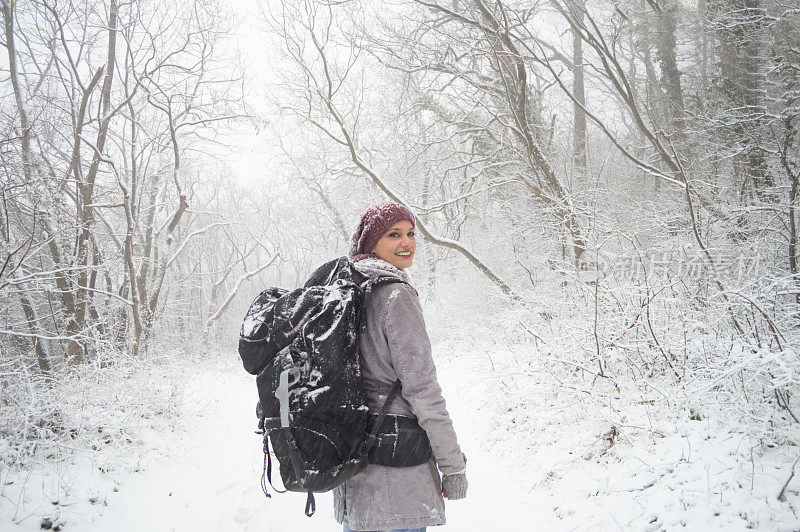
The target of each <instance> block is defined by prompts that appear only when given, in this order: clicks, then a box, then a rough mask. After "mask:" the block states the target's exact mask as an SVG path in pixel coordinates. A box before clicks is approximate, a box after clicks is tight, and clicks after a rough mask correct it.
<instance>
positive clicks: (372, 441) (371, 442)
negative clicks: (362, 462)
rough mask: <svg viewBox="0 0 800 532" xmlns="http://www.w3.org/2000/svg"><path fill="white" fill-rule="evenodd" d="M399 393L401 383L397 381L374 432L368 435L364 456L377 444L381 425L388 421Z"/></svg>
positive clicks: (387, 397)
mask: <svg viewBox="0 0 800 532" xmlns="http://www.w3.org/2000/svg"><path fill="white" fill-rule="evenodd" d="M399 391H400V381H399V380H397V381H395V383H394V384H393V385H392V389H391V390H390V391H389V395H387V396H386V401H384V403H383V406H382V407H381V411H380V413H379V414H378V419H376V420H375V424H374V425H373V426H372V431H371V432H370V433H369V434H368V435H367V440H366V442H365V446H364V454H366V453H368V452H369V450H370V449H372V447H373V446H374V445H375V442H376V441H377V439H378V433H379V432H380V430H381V425H383V420H384V419H386V414H388V413H389V406H391V404H392V401H394V398H395V397H397V393H398V392H399Z"/></svg>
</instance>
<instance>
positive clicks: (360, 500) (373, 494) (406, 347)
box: [333, 259, 466, 530]
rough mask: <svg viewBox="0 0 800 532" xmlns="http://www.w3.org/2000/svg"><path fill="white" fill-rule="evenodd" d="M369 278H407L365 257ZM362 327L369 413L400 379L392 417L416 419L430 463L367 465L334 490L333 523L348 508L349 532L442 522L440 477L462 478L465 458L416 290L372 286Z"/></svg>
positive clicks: (394, 285) (364, 267)
mask: <svg viewBox="0 0 800 532" xmlns="http://www.w3.org/2000/svg"><path fill="white" fill-rule="evenodd" d="M356 267H357V269H358V270H359V271H361V272H363V273H365V274H367V275H370V276H376V275H386V274H387V273H388V274H391V275H395V276H397V277H400V278H401V279H404V280H406V281H408V276H407V275H406V274H405V272H403V271H402V270H399V269H397V268H395V267H394V266H392V265H391V264H389V263H388V262H385V261H382V260H379V259H367V260H362V261H359V262H357V263H356ZM366 311H367V329H366V332H365V333H364V334H362V335H361V338H360V343H361V364H362V366H361V368H362V371H363V376H364V384H365V387H366V390H367V403H368V405H369V408H370V411H372V412H378V411H379V410H380V408H381V406H382V405H383V402H384V400H385V399H386V395H387V394H388V392H389V389H390V388H391V384H392V383H393V382H395V381H396V380H397V379H400V382H401V385H402V388H401V391H400V394H398V396H397V397H396V398H395V399H394V401H393V402H392V405H391V408H390V409H389V412H390V413H392V414H402V415H415V416H416V417H417V420H418V421H419V424H420V426H421V427H422V428H423V429H425V432H426V433H427V435H428V439H429V440H430V442H431V448H432V449H433V458H431V460H430V462H428V463H425V464H421V465H418V466H411V467H386V466H380V465H374V464H371V465H369V466H367V468H366V469H365V470H364V471H362V472H361V473H359V474H358V475H356V476H355V477H353V478H351V479H350V480H348V481H347V482H345V483H344V484H342V485H341V486H339V487H337V488H336V489H335V490H334V492H333V503H334V511H335V515H336V520H337V521H339V522H340V523H341V522H342V520H343V518H344V510H345V506H346V507H347V517H348V520H349V523H350V528H351V529H353V530H390V529H393V528H420V527H424V526H432V525H443V524H444V523H445V517H444V499H443V498H442V486H441V477H440V476H439V471H437V468H436V466H437V465H438V466H439V467H438V468H439V470H441V472H442V473H443V474H455V473H461V472H463V471H464V470H465V468H466V463H465V459H464V455H463V454H462V453H461V449H460V448H459V446H458V442H457V441H456V433H455V431H454V430H453V423H452V421H450V416H449V414H448V413H447V409H446V407H445V401H444V398H443V397H442V389H441V387H440V386H439V383H438V381H437V380H436V367H435V366H434V364H433V358H432V357H431V345H430V341H429V340H428V334H427V332H426V331H425V322H424V320H423V317H422V307H421V306H420V304H419V299H418V298H417V293H416V291H415V290H414V289H413V288H412V287H411V286H409V285H408V284H405V283H392V284H387V285H380V286H377V287H376V288H375V290H374V291H373V293H372V297H371V300H370V303H369V307H368V308H367V310H366Z"/></svg>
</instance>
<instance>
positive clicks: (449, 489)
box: [442, 473, 467, 501]
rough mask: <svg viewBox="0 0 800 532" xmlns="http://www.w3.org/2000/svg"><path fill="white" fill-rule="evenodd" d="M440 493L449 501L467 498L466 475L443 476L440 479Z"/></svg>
mask: <svg viewBox="0 0 800 532" xmlns="http://www.w3.org/2000/svg"><path fill="white" fill-rule="evenodd" d="M442 492H443V494H444V496H445V497H447V498H448V499H450V500H451V501H455V500H456V499H463V498H464V497H466V496H467V475H466V473H457V474H455V475H445V476H444V478H442Z"/></svg>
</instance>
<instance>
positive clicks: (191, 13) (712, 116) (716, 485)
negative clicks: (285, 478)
mask: <svg viewBox="0 0 800 532" xmlns="http://www.w3.org/2000/svg"><path fill="white" fill-rule="evenodd" d="M0 6H1V7H2V18H1V20H2V24H3V31H2V36H1V37H0V42H2V44H3V49H2V50H0V526H4V525H3V524H10V523H13V524H16V525H19V526H20V527H28V528H30V529H32V530H34V529H38V528H39V527H40V525H41V527H42V528H51V527H58V526H61V527H63V528H64V529H66V530H70V529H81V528H79V527H80V526H86V527H89V526H91V523H92V522H93V521H92V520H93V519H95V518H103V517H108V515H113V510H114V508H115V505H114V504H113V503H112V502H106V503H105V504H104V505H101V506H107V507H108V508H110V509H105V510H103V511H104V512H106V514H103V515H101V516H100V517H97V512H100V510H97V509H96V508H97V505H96V502H97V501H96V500H95V501H94V502H91V498H96V497H98V496H99V497H101V499H102V498H105V497H106V495H105V491H103V490H104V489H105V488H100V487H97V486H104V485H105V484H102V482H101V481H100V480H98V481H97V482H95V481H92V480H91V479H92V478H95V477H96V478H102V479H105V480H108V475H111V474H112V473H109V471H116V472H117V474H118V475H120V476H119V477H118V478H115V480H114V482H113V485H114V489H115V490H116V489H119V490H120V491H121V496H123V497H124V496H125V495H124V492H125V487H124V485H123V484H125V482H127V480H124V479H128V478H131V477H133V476H135V475H136V474H138V471H139V469H138V468H139V466H140V465H141V464H140V463H139V462H142V460H145V458H142V457H151V456H155V455H154V454H153V453H155V454H158V455H164V453H167V454H166V455H165V456H167V458H166V459H167V460H168V459H169V456H170V455H169V454H168V452H167V451H163V448H164V447H166V448H170V445H167V444H164V443H163V442H162V443H159V444H158V445H156V444H154V443H153V442H154V441H155V439H154V438H155V437H154V434H155V435H158V434H163V435H164V436H163V438H172V437H174V436H175V433H176V432H178V433H180V432H181V427H183V426H184V425H183V423H187V422H188V421H185V420H186V419H188V418H191V417H192V416H193V414H192V412H194V411H193V410H191V408H190V409H189V410H187V407H186V402H187V398H188V401H189V402H190V403H191V402H192V401H194V400H195V399H196V398H197V394H199V393H200V392H199V391H198V390H199V389H200V385H199V384H197V383H198V382H202V383H206V384H208V383H209V382H212V381H214V382H216V381H219V382H222V381H224V382H226V383H234V382H235V383H236V384H235V386H237V387H238V386H242V387H245V388H247V390H246V393H249V394H250V395H246V399H245V400H244V403H245V404H246V406H240V405H238V406H236V408H241V409H243V410H247V412H246V416H245V419H246V420H247V423H248V424H247V425H245V427H244V428H243V429H242V430H241V433H240V436H238V439H240V440H242V442H245V443H246V444H247V445H248V448H252V451H253V452H254V453H255V454H253V456H255V458H254V460H253V461H254V463H253V468H254V470H255V469H258V470H259V471H260V467H261V464H260V462H258V460H260V459H259V458H258V454H259V452H260V444H259V442H258V441H257V439H253V438H252V437H251V436H252V429H254V428H255V417H254V416H253V414H252V412H251V410H252V408H251V401H250V400H251V398H252V399H253V402H254V401H255V395H254V394H255V385H254V383H252V382H251V381H250V380H248V379H247V376H246V375H245V374H244V371H243V370H242V368H241V364H240V362H239V360H238V357H237V355H236V353H235V346H236V342H237V339H238V334H239V327H240V325H241V322H242V318H243V317H244V314H245V312H246V310H247V308H248V306H249V304H250V303H251V301H252V300H253V298H254V297H255V296H256V295H257V294H258V293H259V292H260V291H261V290H263V289H264V288H266V287H269V286H282V287H285V288H290V289H291V288H295V287H297V286H299V285H301V284H302V283H303V282H304V280H305V279H306V278H307V277H308V275H309V274H310V273H311V272H312V271H313V270H314V268H315V267H316V266H318V265H319V264H322V263H323V262H325V261H327V260H330V259H332V258H336V257H339V256H343V255H345V254H346V252H347V248H348V245H349V240H350V235H351V232H352V229H353V226H354V225H355V223H356V221H357V219H358V216H359V215H360V213H362V212H363V211H364V209H365V208H367V207H368V206H370V205H373V204H376V203H379V202H381V201H387V200H388V201H393V202H397V203H402V204H403V205H406V206H407V207H409V209H411V211H412V212H413V213H414V215H415V216H416V224H417V225H416V229H417V232H418V237H419V252H418V255H417V259H416V262H415V264H414V267H413V268H412V269H411V270H410V274H411V276H412V278H413V279H414V283H415V286H416V288H417V290H418V292H419V295H420V298H421V299H422V301H423V307H424V309H425V316H426V320H427V322H428V328H429V329H430V330H431V337H432V340H433V344H434V353H435V356H437V357H438V358H437V367H438V369H439V372H440V373H441V374H443V375H449V377H444V378H443V379H444V388H445V397H447V398H448V405H450V404H452V403H459V405H457V406H456V407H454V408H456V410H457V411H458V412H462V413H461V414H460V415H461V419H462V420H463V421H462V422H461V423H462V426H463V428H462V429H461V431H462V432H467V431H468V430H472V431H474V432H475V433H476V436H474V437H475V438H476V441H475V442H474V450H472V451H471V452H472V453H473V454H476V455H481V456H483V457H484V458H478V456H476V457H475V463H477V464H478V468H477V470H476V475H475V479H474V480H473V479H472V478H471V480H470V481H471V483H474V484H475V485H476V488H475V489H476V490H480V489H481V488H480V487H479V486H480V484H481V483H483V489H488V488H489V485H490V484H491V483H492V482H493V481H492V480H491V477H489V476H487V475H488V473H485V472H482V471H484V469H481V466H480V464H481V460H485V461H486V463H488V464H499V465H498V466H497V467H498V468H501V467H502V468H505V469H510V470H511V471H516V472H518V473H519V476H520V477H521V478H520V479H519V483H520V484H519V486H517V487H519V488H520V490H519V491H520V493H521V494H522V495H521V497H523V498H522V500H521V502H520V503H519V504H520V505H521V506H520V508H523V510H521V513H522V514H524V515H517V516H515V517H513V518H512V521H509V523H511V524H509V525H508V528H507V529H508V530H514V529H516V530H528V529H532V528H535V527H533V525H532V524H531V523H536V522H537V520H538V519H540V517H537V516H542V517H541V519H542V520H544V521H542V522H546V523H548V524H549V525H548V526H549V529H558V530H561V529H563V530H576V529H578V530H584V529H615V528H616V527H617V526H619V528H621V529H636V530H662V529H664V530H666V529H671V528H673V527H675V528H680V527H681V526H683V527H687V526H688V527H689V528H690V529H692V528H695V529H696V528H699V527H701V526H703V527H706V528H724V529H728V530H738V529H746V528H747V529H750V528H757V529H770V530H794V529H797V528H798V527H800V516H798V515H797V509H798V508H800V481H798V479H797V478H796V477H795V471H796V465H797V463H798V460H800V454H798V452H799V451H798V446H799V445H800V350H798V346H800V266H798V260H800V259H799V258H800V250H799V249H798V223H800V215H799V214H798V212H797V210H798V208H800V200H799V199H798V194H800V191H798V185H799V183H800V138H798V128H800V5H798V3H797V0H527V1H523V0H519V1H513V0H512V1H508V0H387V1H381V2H375V1H370V0H283V1H280V0H270V1H267V2H257V1H248V0H237V1H235V2H221V1H218V0H183V1H181V2H177V1H175V0H161V1H155V0H102V1H101V0H0ZM220 374H222V375H225V377H224V379H223V378H222V377H219V375H220ZM213 375H217V377H218V378H217V377H215V378H213V379H212V376H213ZM226 379H227V380H226ZM448 379H449V380H448ZM448 383H449V384H448ZM209 386H211V385H209ZM231 386H232V384H231ZM212 388H213V386H212ZM213 389H214V390H216V391H217V392H219V395H220V396H224V395H225V394H226V393H227V392H226V391H225V388H224V387H222V386H220V388H219V389H217V388H213ZM242 394H245V392H242ZM251 396H252V397H251ZM461 403H463V405H461ZM204 404H205V403H204ZM198 408H199V407H198ZM182 420H183V421H182ZM251 421H252V422H253V423H250V422H251ZM251 425H252V426H251ZM176 427H177V428H176ZM456 428H457V429H458V428H459V417H456ZM237 430H238V429H237ZM156 439H157V438H156ZM159 442H161V440H159ZM245 443H243V445H244V444H245ZM237 444H238V443H237ZM687 445H688V447H687ZM162 451H163V452H162ZM648 453H649V454H648ZM134 454H135V455H136V456H137V457H138V458H137V460H136V461H134V462H135V463H134V462H128V461H126V460H127V458H123V457H130V456H133V455H134ZM467 454H468V455H470V453H469V452H468V453H467ZM470 456H471V455H470ZM648 456H649V458H648ZM656 456H657V457H658V458H657V459H656V458H655V457H656ZM75 457H88V458H86V460H88V462H87V463H90V464H91V467H88V466H87V467H88V469H91V470H92V473H87V472H83V473H81V472H77V473H74V474H72V473H68V472H67V471H69V470H70V469H69V467H70V466H68V465H67V464H70V463H71V464H73V465H74V464H75V463H76V461H75V460H76V458H75ZM146 460H150V458H146ZM649 460H656V461H657V463H654V462H652V461H649ZM644 462H647V474H646V475H644V477H646V478H644V477H642V476H641V475H639V473H640V471H639V469H638V468H640V467H642V466H641V463H644ZM142 463H143V462H142ZM148 463H149V462H148ZM98 464H100V465H99V466H98ZM109 464H110V465H109ZM634 464H636V465H634ZM107 465H108V467H107V468H106V469H107V470H106V471H103V468H104V467H106V466H107ZM74 467H76V468H78V467H79V466H74ZM81 467H82V466H81ZM98 467H99V471H98ZM88 469H87V470H88ZM490 469H491V468H489V467H488V466H487V467H486V468H485V470H486V471H489V470H490ZM123 470H124V471H125V474H124V475H123V474H122V472H123ZM634 470H635V471H634ZM81 471H83V470H81ZM693 471H694V472H693ZM697 471H700V473H697ZM259 474H260V473H259V472H255V473H254V472H253V471H250V470H248V471H239V473H238V475H239V476H240V477H241V482H242V485H243V486H246V487H247V489H248V490H250V491H252V492H253V493H252V494H249V493H250V491H248V492H247V493H248V494H249V495H248V497H253V498H252V500H253V501H258V504H259V505H263V504H264V503H263V502H261V501H260V500H259V499H258V497H257V496H259V495H261V494H260V490H259V488H258V475H259ZM31 475H33V477H32V476H31ZM98 475H99V476H98ZM104 475H105V476H104ZM582 475H583V476H582ZM604 475H605V476H604ZM504 476H505V475H504ZM65 477H70V478H73V482H72V484H74V485H73V486H72V487H65V485H66V484H70V483H65V482H64V481H63V479H64V478H65ZM26 478H28V479H30V478H39V479H44V478H49V479H51V480H47V481H41V482H40V484H41V486H40V485H39V484H37V482H39V481H37V482H33V481H31V482H27V481H24V479H26ZM75 478H79V479H89V480H87V482H89V484H90V485H91V486H93V487H91V489H89V488H86V489H84V488H83V487H82V486H83V484H81V482H82V481H77V480H74V479H75ZM582 478H583V479H585V478H589V479H590V480H589V481H586V480H582ZM20 479H23V480H20ZM52 479H56V480H52ZM58 479H61V480H58ZM609 479H611V480H609ZM635 479H643V480H641V482H639V483H638V484H637V483H636V482H638V481H636V480H635ZM93 482H94V483H93ZM582 482H587V484H588V485H587V486H581V489H579V490H577V491H579V492H581V490H582V489H584V488H585V491H586V494H585V496H586V497H589V498H590V499H591V500H595V501H597V500H600V499H602V501H600V502H596V503H595V502H592V503H591V504H589V505H584V506H581V504H583V503H580V504H579V503H577V502H574V501H575V500H578V499H580V498H581V497H583V495H581V494H580V493H578V494H575V493H574V490H576V487H577V486H580V485H581V483H582ZM648 484H649V485H648ZM45 485H46V486H47V487H46V488H45V487H42V486H45ZM109 485H110V484H109ZM76 486H78V487H76ZM120 486H121V487H120ZM609 486H610V487H609ZM676 486H680V488H679V489H677V490H676ZM243 489H244V487H243ZM82 490H83V491H82ZM87 490H88V491H91V493H89V494H88V495H87V493H88V492H87ZM604 490H605V491H604ZM100 491H102V492H103V493H102V494H101V493H99V492H100ZM590 492H591V493H590ZM477 493H480V492H477ZM581 493H582V492H581ZM170 495H171V494H170ZM69 497H74V498H75V500H78V499H79V500H80V501H82V502H81V504H83V505H84V506H85V508H88V510H87V509H80V510H76V508H84V506H79V507H76V506H70V505H69V504H67V503H63V501H66V500H68V498H69ZM262 497H263V496H262ZM53 500H55V501H59V500H60V501H62V503H63V504H60V503H58V502H53ZM109 500H110V499H109ZM248 500H249V499H248ZM490 500H491V499H490ZM580 500H583V499H580ZM634 500H635V501H636V504H634V503H633V502H631V501H634ZM475 501H480V499H473V505H474V504H478V503H477V502H475ZM569 501H572V502H574V507H573V508H572V509H571V510H567V509H565V508H566V507H567V506H568V505H569ZM711 501H715V502H714V504H711ZM51 503H52V504H51ZM207 504H209V503H208V502H207ZM254 504H255V503H254ZM281 504H282V505H285V506H296V505H294V503H293V502H288V503H287V502H281V501H280V499H278V500H276V499H272V500H271V501H270V502H269V505H281ZM457 504H458V503H457V502H453V503H452V507H453V509H454V511H456V506H457ZM464 506H466V505H464ZM604 506H605V507H606V510H603V507H604ZM712 507H713V508H712ZM93 508H94V509H93ZM448 508H449V507H448ZM608 508H612V510H608ZM654 508H655V509H654ZM709 508H711V509H709ZM292 509H296V508H292ZM701 509H702V511H701ZM265 511H267V510H265ZM275 511H277V510H275ZM458 511H459V512H462V513H461V514H454V515H455V517H454V521H453V524H451V525H447V526H449V527H450V528H451V529H453V530H472V529H473V528H471V527H470V526H468V525H467V523H470V522H472V521H471V520H470V519H471V518H470V514H469V512H470V510H469V509H466V508H463V507H462V509H461V510H458ZM53 512H55V513H53ZM70 512H73V513H72V514H70ZM93 512H94V513H93ZM604 512H605V513H604ZM100 513H101V514H102V512H100ZM156 513H158V512H156ZM297 513H302V512H300V511H299V510H298V511H297ZM461 515H463V517H459V516H461ZM609 515H610V516H611V517H609ZM225 517H226V518H227V517H230V516H229V515H228V514H226V516H225ZM275 519H278V518H277V517H276V518H275ZM304 519H305V518H304ZM459 519H462V520H461V521H459ZM98 522H99V521H98ZM167 522H169V521H167ZM236 522H237V523H239V525H241V526H239V525H230V527H227V528H226V527H223V528H218V525H215V526H214V527H212V526H211V525H210V524H208V528H207V529H209V530H211V529H215V530H218V529H230V530H246V529H247V530H249V529H250V528H248V526H250V525H248V526H245V525H243V524H242V522H240V521H238V520H237V521H236ZM276 522H277V521H276ZM298 522H301V521H298ZM46 523H48V524H49V526H47V527H45V524H46ZM200 523H206V521H200ZM208 523H210V521H209V522H208ZM248 523H249V522H248ZM255 523H256V517H253V524H252V526H253V527H254V528H253V529H254V530H255V529H256V527H255ZM302 523H305V522H304V521H302ZM458 523H461V525H459V524H458ZM598 523H599V524H598ZM171 524H172V523H171ZM327 524H328V526H329V528H324V526H323V524H318V525H316V526H320V527H321V528H320V530H325V529H332V528H330V526H332V525H331V524H332V521H329V522H328V523H327ZM309 526H310V525H309ZM76 527H78V528H76ZM595 527H598V528H595ZM101 528H102V527H101ZM445 528H447V527H445ZM98 529H100V528H98ZM130 529H131V530H133V529H136V528H130ZM178 529H180V528H178ZM187 529H188V528H187ZM195 529H197V528H195ZM200 529H206V528H204V525H200ZM258 529H260V530H263V528H258ZM274 529H275V530H289V529H290V525H286V527H285V528H281V527H280V526H277V527H276V528H274ZM308 529H309V530H311V528H308ZM474 529H475V530H478V529H480V528H474Z"/></svg>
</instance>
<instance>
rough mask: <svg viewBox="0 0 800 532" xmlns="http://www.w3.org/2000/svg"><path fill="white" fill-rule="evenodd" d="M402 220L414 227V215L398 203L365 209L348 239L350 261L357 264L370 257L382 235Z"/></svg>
mask: <svg viewBox="0 0 800 532" xmlns="http://www.w3.org/2000/svg"><path fill="white" fill-rule="evenodd" d="M402 220H408V221H409V222H411V226H412V227H415V226H416V224H415V222H414V215H413V214H412V213H411V211H410V210H408V208H407V207H405V206H404V205H400V204H399V203H391V202H386V203H381V204H378V205H373V206H372V207H370V208H369V209H367V210H366V212H365V213H364V214H362V215H361V220H360V221H359V223H358V226H357V227H356V230H355V232H354V233H353V237H352V238H351V239H350V253H349V256H350V260H352V261H353V262H357V261H359V260H362V259H365V258H367V257H371V256H372V250H373V249H374V248H375V245H376V244H377V243H378V240H380V239H381V237H382V236H383V234H384V233H385V232H386V231H388V230H389V229H390V228H391V227H392V226H393V225H394V224H396V223H397V222H400V221H402Z"/></svg>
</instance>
